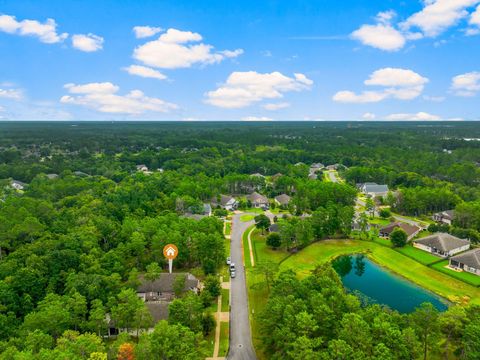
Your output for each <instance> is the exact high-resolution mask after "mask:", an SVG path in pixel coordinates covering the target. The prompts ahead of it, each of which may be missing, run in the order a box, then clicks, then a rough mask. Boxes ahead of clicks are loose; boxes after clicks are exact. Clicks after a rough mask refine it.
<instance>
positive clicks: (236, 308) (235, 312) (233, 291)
mask: <svg viewBox="0 0 480 360" xmlns="http://www.w3.org/2000/svg"><path fill="white" fill-rule="evenodd" d="M252 224H253V221H249V222H242V221H240V215H234V216H233V219H232V233H231V249H230V256H231V259H232V262H233V263H235V267H236V277H235V278H234V279H231V283H230V350H229V352H228V356H227V359H231V360H254V359H256V358H257V357H256V355H255V350H254V349H253V344H252V334H251V329H250V319H249V308H248V294H247V285H246V278H245V267H244V265H243V250H242V235H243V233H244V232H245V230H247V228H248V227H249V226H251V225H252Z"/></svg>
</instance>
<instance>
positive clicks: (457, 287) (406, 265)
mask: <svg viewBox="0 0 480 360" xmlns="http://www.w3.org/2000/svg"><path fill="white" fill-rule="evenodd" d="M352 253H365V254H367V255H368V256H369V257H370V258H371V259H372V260H373V261H375V262H376V263H377V264H379V265H381V266H384V267H386V268H388V269H390V270H391V271H393V272H395V273H397V274H399V275H401V276H403V277H404V278H406V279H408V280H410V281H412V282H414V283H416V284H418V285H420V286H422V287H424V288H425V289H428V290H430V291H433V292H434V293H436V294H438V295H440V296H443V297H445V298H447V299H449V300H450V301H452V302H457V303H467V302H469V301H470V302H472V303H476V304H480V289H479V288H476V287H474V286H472V285H469V284H467V283H465V282H463V281H460V280H457V279H454V278H452V277H450V276H448V275H446V274H444V273H442V272H440V271H437V270H436V269H432V268H429V267H427V266H425V265H422V264H420V263H419V262H417V261H415V260H413V259H410V258H408V257H406V256H404V255H402V254H401V253H399V252H398V251H395V250H393V249H391V248H388V247H386V246H382V245H380V244H377V243H375V242H369V241H360V240H326V241H321V242H318V243H315V244H312V245H310V246H309V247H307V248H305V249H304V250H302V251H300V252H299V253H297V254H295V255H293V256H291V257H289V258H288V259H287V260H286V261H284V262H283V263H282V264H281V266H280V269H281V270H286V269H293V270H295V271H296V272H297V273H299V275H300V276H307V275H308V274H309V273H310V271H311V270H313V269H314V268H315V267H316V266H317V265H319V264H322V263H325V262H327V261H330V260H332V259H334V258H335V257H337V256H340V255H346V254H352Z"/></svg>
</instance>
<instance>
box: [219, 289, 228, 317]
mask: <svg viewBox="0 0 480 360" xmlns="http://www.w3.org/2000/svg"><path fill="white" fill-rule="evenodd" d="M229 296H230V290H228V289H222V309H221V311H222V312H226V311H229V310H230V309H229Z"/></svg>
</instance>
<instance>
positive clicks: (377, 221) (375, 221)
mask: <svg viewBox="0 0 480 360" xmlns="http://www.w3.org/2000/svg"><path fill="white" fill-rule="evenodd" d="M368 222H369V223H370V224H374V225H378V226H380V227H383V226H387V225H388V224H390V223H391V221H390V220H388V219H382V218H373V219H371V218H368Z"/></svg>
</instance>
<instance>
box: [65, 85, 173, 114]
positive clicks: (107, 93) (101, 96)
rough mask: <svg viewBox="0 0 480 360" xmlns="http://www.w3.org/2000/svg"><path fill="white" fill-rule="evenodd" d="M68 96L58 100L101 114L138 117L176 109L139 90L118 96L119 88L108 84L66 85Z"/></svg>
mask: <svg viewBox="0 0 480 360" xmlns="http://www.w3.org/2000/svg"><path fill="white" fill-rule="evenodd" d="M65 89H67V90H68V92H69V93H70V95H65V96H63V97H62V98H61V99H60V102H62V103H64V104H74V105H80V106H85V107H87V108H91V109H94V110H97V111H100V112H103V113H111V114H129V115H138V114H143V113H146V112H169V111H171V110H175V109H177V108H178V106H177V105H175V104H171V103H168V102H166V101H164V100H161V99H158V98H151V97H148V96H145V94H144V93H143V92H142V91H140V90H132V91H130V92H129V93H128V94H126V95H119V94H118V91H119V87H118V86H116V85H114V84H112V83H110V82H104V83H89V84H83V85H76V84H66V85H65Z"/></svg>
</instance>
